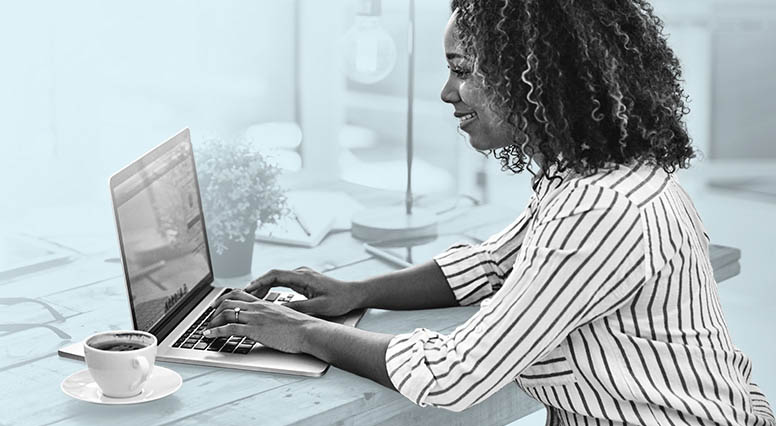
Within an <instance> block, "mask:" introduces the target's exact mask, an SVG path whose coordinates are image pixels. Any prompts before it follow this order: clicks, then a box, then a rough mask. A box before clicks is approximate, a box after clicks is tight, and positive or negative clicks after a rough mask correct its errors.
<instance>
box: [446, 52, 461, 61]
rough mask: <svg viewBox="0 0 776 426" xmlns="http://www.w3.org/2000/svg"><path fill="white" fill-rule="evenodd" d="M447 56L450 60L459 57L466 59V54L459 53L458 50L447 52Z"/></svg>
mask: <svg viewBox="0 0 776 426" xmlns="http://www.w3.org/2000/svg"><path fill="white" fill-rule="evenodd" d="M445 56H446V57H447V59H448V60H452V59H459V58H460V59H466V56H464V55H462V54H460V53H457V52H449V53H445Z"/></svg>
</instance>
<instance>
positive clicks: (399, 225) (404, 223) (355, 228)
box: [346, 0, 437, 241]
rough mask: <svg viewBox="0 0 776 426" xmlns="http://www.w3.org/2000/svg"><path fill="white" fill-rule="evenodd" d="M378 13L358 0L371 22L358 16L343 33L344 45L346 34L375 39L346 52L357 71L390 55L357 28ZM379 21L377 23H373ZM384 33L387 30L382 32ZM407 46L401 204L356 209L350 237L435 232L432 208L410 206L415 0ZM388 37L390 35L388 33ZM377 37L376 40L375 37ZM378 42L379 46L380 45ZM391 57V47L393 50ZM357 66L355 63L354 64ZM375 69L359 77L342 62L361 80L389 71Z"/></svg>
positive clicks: (376, 4)
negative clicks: (404, 178)
mask: <svg viewBox="0 0 776 426" xmlns="http://www.w3.org/2000/svg"><path fill="white" fill-rule="evenodd" d="M379 14H380V0H361V1H360V3H359V10H358V12H357V18H358V17H361V18H360V19H361V20H363V17H364V16H368V17H370V22H372V23H373V25H372V27H365V26H363V25H361V26H359V24H360V23H359V22H358V21H359V19H357V23H356V24H355V25H354V27H353V28H352V29H351V30H349V31H348V33H347V34H346V46H348V45H355V44H351V43H348V41H347V38H352V37H360V36H364V37H372V38H375V40H377V41H375V42H371V43H363V44H362V45H361V46H362V49H365V48H366V47H367V46H370V45H371V46H372V48H373V50H372V51H371V52H368V53H367V52H366V51H365V50H361V51H356V52H353V51H350V52H346V53H347V54H348V58H347V59H346V64H354V65H355V64H359V63H360V64H361V71H363V70H364V69H365V67H366V66H367V65H370V66H371V65H376V64H386V63H388V62H390V61H386V60H380V59H379V57H380V55H388V56H390V54H391V52H390V49H389V48H387V47H385V46H386V44H385V43H384V42H385V40H384V39H382V38H381V37H376V36H375V35H374V34H376V32H374V31H373V30H371V29H370V30H369V31H360V30H359V28H374V24H375V23H377V22H379V19H377V16H379ZM377 25H379V23H377ZM386 36H387V34H386ZM407 36H408V43H407V50H408V53H407V55H408V59H409V60H408V63H409V67H408V68H409V74H408V76H407V189H406V192H405V196H404V206H403V207H379V208H373V209H367V210H363V211H360V212H356V213H355V214H354V215H353V217H352V219H351V231H350V232H351V234H352V235H353V237H355V238H358V239H360V240H366V241H377V240H405V239H416V238H423V237H433V236H435V235H436V234H437V219H436V215H435V214H434V212H431V211H428V210H425V209H421V208H417V207H413V205H412V204H413V197H412V157H413V149H412V143H413V140H412V124H413V120H412V112H413V105H412V103H413V93H414V89H415V88H414V84H415V73H414V68H415V0H410V2H409V26H408V28H407ZM388 37H390V36H388ZM378 39H379V40H378ZM381 46H382V47H381ZM353 54H355V55H362V56H363V55H365V54H366V55H367V57H369V55H374V56H373V58H378V59H373V60H364V59H359V58H354V57H353V56H352V55H353ZM393 57H394V58H395V50H394V52H393ZM356 68H358V67H356ZM373 68H374V69H375V72H374V73H372V76H376V75H378V69H377V67H373ZM383 71H384V70H379V75H380V78H378V79H377V80H374V79H373V78H363V72H353V69H351V68H349V67H347V66H346V72H347V73H348V77H350V78H351V79H353V80H355V81H359V82H365V81H367V80H369V82H371V83H375V82H377V81H379V80H380V79H382V78H384V77H385V76H387V75H388V72H390V69H389V70H388V72H383Z"/></svg>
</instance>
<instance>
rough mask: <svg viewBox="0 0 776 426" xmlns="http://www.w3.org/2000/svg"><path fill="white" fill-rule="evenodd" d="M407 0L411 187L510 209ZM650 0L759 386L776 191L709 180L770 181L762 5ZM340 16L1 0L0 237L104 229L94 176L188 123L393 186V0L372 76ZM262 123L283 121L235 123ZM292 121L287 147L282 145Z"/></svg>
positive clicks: (519, 200) (442, 8)
mask: <svg viewBox="0 0 776 426" xmlns="http://www.w3.org/2000/svg"><path fill="white" fill-rule="evenodd" d="M417 3H418V4H417V28H418V30H417V31H418V32H417V38H416V46H417V57H416V58H417V60H416V71H415V79H416V92H415V98H414V102H415V110H416V114H415V127H414V129H413V130H414V135H415V141H416V144H417V148H416V151H417V158H416V169H415V171H416V192H417V193H418V194H435V195H447V196H450V197H454V196H456V195H458V194H467V195H471V196H472V197H474V198H477V199H479V200H487V201H490V202H495V203H500V204H503V205H505V206H507V207H512V208H518V207H522V206H523V205H524V203H525V200H526V198H527V196H528V194H529V188H528V186H527V177H526V176H509V175H506V174H504V173H502V172H500V171H499V167H498V164H497V162H496V161H494V160H492V159H491V160H484V159H483V158H482V157H481V156H479V155H477V153H476V152H474V151H473V150H472V149H470V148H469V147H468V145H467V143H466V140H465V137H464V136H463V135H461V134H459V132H457V130H456V120H455V119H454V118H453V117H452V108H451V107H450V106H449V105H445V104H443V103H442V102H441V101H440V100H439V90H440V89H441V87H442V84H443V82H444V79H445V78H446V77H445V76H446V69H445V61H444V56H443V51H442V41H441V40H442V31H443V28H444V25H445V23H446V22H447V19H448V15H449V12H448V2H447V1H446V0H419V1H418V2H417ZM655 5H656V8H657V10H658V11H659V13H661V15H662V16H664V18H665V20H666V21H667V32H669V33H670V34H671V36H670V38H669V42H670V44H671V46H673V47H674V48H675V50H676V52H677V54H678V55H679V57H680V59H681V60H682V63H683V65H684V68H685V78H686V88H687V91H688V93H689V94H690V96H691V97H692V99H693V102H692V104H691V107H692V113H691V115H690V116H689V117H688V126H689V130H690V133H691V136H693V138H694V142H695V144H696V146H697V147H698V148H699V149H700V150H701V151H702V152H703V153H704V154H705V155H704V158H703V159H702V160H699V161H696V162H695V167H694V168H693V169H692V170H690V171H688V172H682V174H681V178H682V182H683V183H684V185H685V186H686V188H687V189H688V191H689V192H690V194H691V195H692V196H693V199H694V201H695V203H696V206H697V207H698V209H699V210H700V212H701V215H702V217H703V218H704V221H705V223H706V226H707V228H708V230H709V233H710V235H711V237H712V241H714V242H716V243H720V244H726V245H732V246H736V247H740V248H742V250H743V260H742V268H743V269H742V273H741V275H739V276H738V277H736V278H734V279H732V280H730V281H727V282H725V283H724V284H723V285H722V286H721V289H720V292H721V296H722V301H723V305H724V308H725V313H726V317H727V320H728V323H729V326H730V328H731V329H732V332H733V337H734V341H735V343H736V344H737V345H738V346H739V347H741V348H742V349H743V350H744V351H745V352H746V353H748V354H749V355H750V356H751V357H752V358H753V359H754V376H755V379H756V380H757V381H758V382H759V383H760V384H761V385H762V387H763V389H764V391H765V392H766V394H768V395H770V396H771V398H773V395H776V371H775V367H774V365H773V362H772V353H773V351H774V349H776V344H774V343H773V339H772V335H773V328H774V325H776V322H775V321H774V319H773V317H772V315H771V313H770V310H771V306H772V304H773V300H774V297H776V280H775V279H774V278H773V277H774V273H773V270H772V265H773V255H772V254H771V253H773V241H774V238H775V237H776V230H775V229H774V221H773V218H774V217H776V205H775V204H774V203H773V198H771V201H770V202H768V201H767V199H762V198H734V197H732V196H731V194H729V193H726V192H718V191H715V190H711V189H709V187H708V186H707V185H706V183H707V182H708V180H709V179H711V178H720V177H721V178H726V177H730V178H733V177H739V176H763V175H769V176H773V175H776V167H774V166H775V165H776V144H774V143H773V135H774V134H776V124H774V123H775V121H774V120H773V115H774V113H776V96H774V95H776V73H774V72H773V70H774V67H775V66H776V53H774V52H775V51H776V50H775V49H774V48H773V46H774V42H776V4H774V2H772V1H766V0H758V1H747V2H736V1H733V0H728V1H721V0H718V1H712V0H708V1H702V0H692V1H690V0H683V1H682V2H676V1H673V0H660V1H656V2H655ZM353 10H354V4H353V3H352V2H351V1H345V0H337V1H334V0H332V1H325V2H324V1H318V0H294V1H291V0H284V1H265V0H260V1H247V0H245V1H182V0H176V1H150V0H141V1H133V2H108V1H97V0H93V1H87V0H73V1H66V2H65V1H55V0H31V1H2V2H0V61H1V62H0V63H1V65H0V182H1V183H0V233H25V234H29V235H33V236H35V235H54V236H56V235H68V236H69V238H71V239H72V238H74V237H73V236H74V235H92V234H95V235H96V234H101V233H105V232H107V233H108V234H110V232H111V231H112V226H113V224H112V217H111V209H110V201H109V193H108V184H107V181H108V177H109V176H110V175H111V174H112V173H113V172H115V171H116V170H118V169H119V168H121V167H122V166H124V165H125V164H127V163H129V162H130V161H132V160H133V159H135V158H136V157H138V156H139V155H141V154H142V153H143V152H145V151H146V150H148V149H150V148H152V147H153V146H155V145H156V144H158V143H159V142H161V141H162V140H164V139H166V138H167V137H169V136H171V135H173V134H174V133H175V132H177V131H178V130H179V129H181V128H183V127H187V126H188V127H190V128H191V131H192V135H193V139H194V143H195V147H196V145H197V144H198V143H199V142H200V141H202V140H203V139H206V138H210V137H221V138H237V137H246V136H247V137H253V138H254V139H257V143H261V144H264V146H265V148H266V149H267V151H268V152H272V153H273V154H272V155H274V156H275V157H276V158H277V159H279V161H281V162H282V163H283V164H286V165H287V167H288V169H289V171H288V172H287V173H286V174H285V176H284V178H283V179H284V183H285V184H287V185H289V186H293V187H304V186H305V185H307V184H308V183H313V182H321V181H326V180H331V181H336V180H339V179H342V178H344V179H349V180H360V181H361V182H362V183H367V184H369V185H371V186H374V187H380V188H383V189H392V190H396V191H397V192H396V197H397V200H401V196H402V195H401V192H400V191H401V189H402V188H403V186H404V178H403V168H402V167H403V166H402V161H403V158H404V157H403V150H404V145H403V144H404V140H405V139H404V137H405V136H404V135H405V131H406V127H405V123H406V122H405V119H406V116H405V108H406V82H407V60H406V52H407V50H406V45H407V38H406V37H407V36H406V34H407V31H406V25H407V23H406V19H407V2H405V1H394V0H385V1H383V17H382V23H383V26H384V28H385V29H386V31H388V33H389V34H391V36H392V37H393V38H394V40H395V41H396V46H397V50H398V61H397V64H396V67H395V68H394V70H393V71H392V72H391V74H389V76H388V77H387V78H386V79H385V80H383V81H381V82H379V83H377V84H374V85H360V84H356V83H352V82H348V81H347V80H346V79H345V77H344V75H343V73H342V71H341V69H340V66H339V63H340V56H341V52H340V49H339V39H340V38H341V36H342V34H344V33H345V31H346V30H347V29H348V28H349V27H350V25H351V24H352V22H353ZM262 123H265V124H266V123H281V124H280V125H279V126H280V127H275V128H274V129H275V133H261V132H259V133H256V132H254V133H251V131H250V129H251V126H255V125H259V124H262ZM284 126H285V127H284ZM294 126H298V128H299V130H300V131H301V135H302V140H301V146H300V147H299V148H298V150H296V151H294V150H288V149H283V148H282V145H284V144H286V143H292V144H293V142H294V137H293V132H291V136H289V132H288V131H287V130H288V129H289V128H291V129H293V128H294ZM278 128H279V129H280V130H277V129H278ZM283 129H286V130H283ZM267 134H271V135H272V137H267V136H266V135H267ZM257 135H264V136H257ZM289 141H290V142H289ZM278 146H280V147H278ZM300 163H301V164H302V165H303V166H302V167H301V168H299V167H298V166H299V164H300ZM364 170H369V171H370V173H369V174H365V173H364ZM478 172H479V173H481V174H482V173H484V174H485V175H486V177H487V179H485V185H478V184H477V183H476V182H477V178H476V176H477V173H478ZM111 238H112V236H111ZM2 295H3V293H2V283H0V296H2ZM0 309H2V308H1V307H0ZM0 316H1V315H0ZM0 322H2V321H0Z"/></svg>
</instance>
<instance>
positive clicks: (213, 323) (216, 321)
mask: <svg viewBox="0 0 776 426" xmlns="http://www.w3.org/2000/svg"><path fill="white" fill-rule="evenodd" d="M227 315H229V316H230V317H231V316H232V314H231V312H230V313H229V314H227V313H224V312H221V313H219V314H218V315H213V318H210V321H208V323H207V328H206V330H207V329H211V328H215V327H220V326H222V325H224V324H229V323H230V321H229V319H230V318H227ZM232 319H233V318H232Z"/></svg>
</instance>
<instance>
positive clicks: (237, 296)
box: [210, 289, 257, 307]
mask: <svg viewBox="0 0 776 426" xmlns="http://www.w3.org/2000/svg"><path fill="white" fill-rule="evenodd" d="M227 299H230V300H242V301H244V302H253V301H255V300H257V297H256V296H253V295H250V294H248V293H246V292H244V291H242V290H240V289H234V290H232V291H230V292H229V293H226V294H223V295H221V296H220V297H219V298H218V299H216V301H215V302H213V303H211V304H210V306H213V307H216V306H218V305H220V304H221V303H223V301H224V300H227Z"/></svg>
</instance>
